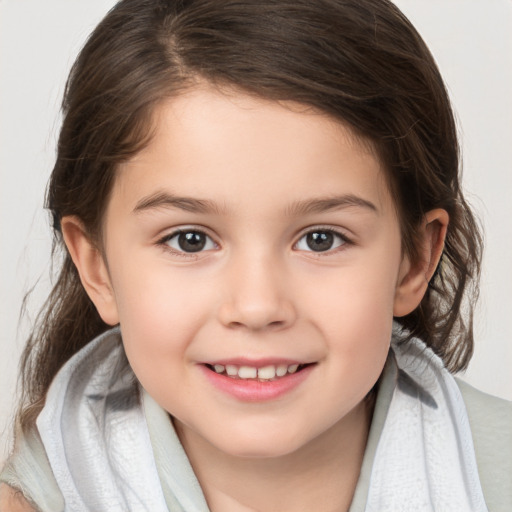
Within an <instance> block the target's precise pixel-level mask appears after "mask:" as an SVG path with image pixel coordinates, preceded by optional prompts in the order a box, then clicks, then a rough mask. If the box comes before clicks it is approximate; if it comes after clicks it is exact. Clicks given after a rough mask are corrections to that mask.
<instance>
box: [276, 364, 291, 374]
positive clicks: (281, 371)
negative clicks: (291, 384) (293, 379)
mask: <svg viewBox="0 0 512 512" xmlns="http://www.w3.org/2000/svg"><path fill="white" fill-rule="evenodd" d="M287 371H288V366H286V365H285V364H280V365H279V366H278V367H277V368H276V375H277V376H278V377H284V376H285V375H286V372H287Z"/></svg>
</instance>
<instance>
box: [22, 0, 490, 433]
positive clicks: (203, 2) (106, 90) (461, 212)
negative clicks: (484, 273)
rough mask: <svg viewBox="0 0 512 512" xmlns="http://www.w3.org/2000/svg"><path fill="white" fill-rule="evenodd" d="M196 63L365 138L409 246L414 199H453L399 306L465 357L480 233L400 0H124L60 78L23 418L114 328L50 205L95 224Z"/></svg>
mask: <svg viewBox="0 0 512 512" xmlns="http://www.w3.org/2000/svg"><path fill="white" fill-rule="evenodd" d="M198 78H200V79H202V80H207V81H209V82H210V83H213V84H218V85H230V86H234V87H237V88H239V89H240V90H243V91H245V92H248V93H250V94H255V95H257V96H259V97H263V98H267V99H270V100H291V101H297V102H301V103H303V104H306V105H309V106H312V107H314V108H316V109H318V110H319V111H321V112H324V113H327V114H328V115H331V116H333V117H335V118H337V119H339V120H341V121H343V122H344V123H346V124H348V125H349V126H350V127H351V128H352V129H353V130H354V132H355V133H356V134H358V135H360V136H362V137H364V138H365V139H368V140H370V141H371V143H372V145H373V146H374V148H375V149H376V151H377V152H378V154H379V155H380V157H381V159H382V161H383V163H384V164H385V168H386V170H387V177H388V181H389V185H390V188H391V191H392V193H393V195H394V198H395V202H396V206H397V210H398V213H399V218H400V222H401V229H402V238H403V246H404V251H405V252H406V253H407V254H409V255H410V256H411V257H412V258H413V259H414V258H415V257H417V253H416V250H415V248H416V246H417V243H416V238H415V237H416V230H417V227H418V225H419V223H420V222H421V220H422V218H423V215H424V214H425V213H426V212H427V211H429V210H431V209H433V208H444V209H445V210H446V211H447V212H448V214H449V215H450V225H449V228H448V234H447V238H446V244H445V248H444V252H443V256H442V259H441V263H440V266H439V267H438V269H437V271H436V273H435V275H434V277H433V279H432V280H431V282H430V286H429V289H428V291H427V293H426V295H425V297H424V299H423V301H422V302H421V305H420V307H419V308H418V309H417V310H416V311H414V312H413V313H411V314H410V315H408V316H406V317H403V318H400V322H401V323H402V324H403V326H404V327H406V328H407V329H408V330H409V332H410V334H411V336H419V337H420V338H422V339H423V340H424V341H425V342H426V344H427V345H429V346H430V347H432V349H433V350H434V351H435V352H436V353H437V354H439V355H440V356H441V357H442V358H443V360H444V361H445V364H446V365H447V367H448V368H449V369H450V370H452V371H457V370H460V369H463V368H464V367H465V366H467V364H468V362H469V359H470V357H471V354H472V349H473V334H472V310H473V304H474V300H476V295H477V282H478V281H477V278H478V275H479V269H480V257H481V238H480V235H479V229H478V226H477V225H476V222H475V219H474V217H473V215H472V213H471V211H470V209H469V208H468V206H467V204H466V202H465V200H464V198H463V195H462V192H461V189H460V184H459V179H460V174H459V149H458V141H457V134H456V127H455V122H454V118H453V113H452V110H451V106H450V102H449V99H448V95H447V92H446V89H445V87H444V84H443V81H442V79H441V76H440V74H439V72H438V69H437V67H436V65H435V62H434V60H433V58H432V56H431V54H430V52H429V51H428V49H427V47H426V45H425V43H424V42H423V41H422V39H421V37H420V36H419V35H418V33H417V32H416V31H415V29H414V28H413V27H412V26H411V24H410V23H409V21H408V20H407V19H406V18H405V17H404V16H403V14H402V13H401V12H400V11H399V10H398V9H397V8H396V7H395V6H394V5H393V4H392V3H390V2H389V1H387V0H245V1H243V2H242V1H240V0H123V1H121V2H119V3H118V4H117V5H116V6H115V7H114V8H113V9H112V10H111V11H110V12H109V13H108V14H107V16H106V17H105V18H104V20H103V21H102V22H101V23H100V24H99V25H98V27H97V28H96V29H95V31H94V32H93V33H92V35H91V36H90V38H89V40H88V42H87V43H86V45H85V47H84V48H83V50H82V51H81V53H80V55H79V56H78V59H77V61H76V62H75V64H74V66H73V68H72V70H71V74H70V77H69V80H68V83H67V87H66V92H65V97H64V101H63V111H64V120H63V125H62V129H61V133H60V139H59V144H58V154H57V160H56V163H55V167H54V170H53V174H52V176H51V180H50V184H49V189H48V197H47V204H48V208H49V209H50V211H51V213H52V215H53V218H54V227H55V247H56V248H57V249H62V251H63V264H62V268H61V270H60V274H59V275H58V279H57V281H56V283H55V286H54V289H53V291H52V292H51V295H50V297H49V298H48V301H47V303H46V305H45V308H44V309H43V311H42V313H41V315H40V317H39V322H38V326H37V328H36V329H35V330H34V331H33V333H32V335H31V337H30V339H29V340H28V343H27V346H26V349H25V352H24V355H23V358H22V376H23V388H24V393H25V395H24V398H25V405H24V409H22V411H21V414H20V419H21V423H22V425H24V426H29V425H30V424H31V422H32V421H33V419H34V415H35V414H36V413H37V412H38V411H39V410H40V408H41V405H42V403H43V402H44V398H45V395H46V392H47V389H48V387H49V385H50V382H51V381H52V379H53V377H54V376H55V374H56V372H57V371H58V370H59V368H60V367H61V366H62V365H63V364H64V363H65V362H66V361H67V360H68V359H69V358H70V357H71V356H72V355H73V354H74V353H75V352H77V351H78V350H79V349H80V348H81V347H83V346H84V345H85V344H86V343H88V342H89V341H90V340H91V339H92V338H94V337H95V336H96V335H98V334H100V333H101V332H103V331H105V330H106V329H107V328H108V326H107V325H106V324H105V323H103V322H102V320H101V319H100V317H99V315H98V313H97V312H96V310H95V308H94V306H93V304H92V302H91V301H90V300H89V298H88V296H87V295H86V293H85V291H84V289H83V287H82V285H81V283H80V280H79V277H78V273H77V271H76V269H75V267H74V265H73V263H72V262H71V259H70V257H69V254H67V253H66V251H65V248H64V247H63V243H62V237H61V234H60V231H59V225H60V219H61V218H62V217H63V216H65V215H76V216H78V217H79V218H80V219H81V220H82V222H83V224H84V226H85V227H86V229H87V230H88V232H89V233H90V235H91V237H97V236H98V235H99V233H100V231H101V220H102V213H103V211H104V208H105V205H106V204H107V201H108V198H109V192H110V190H111V188H112V185H113V182H114V179H115V173H116V168H117V166H118V164H119V163H120V162H122V161H124V160H126V159H127V158H129V157H130V156H132V155H134V154H135V153H137V152H138V151H139V150H140V149H141V148H142V147H144V145H145V144H146V143H147V142H148V140H149V139H150V136H151V133H150V126H151V119H152V113H153V110H154V108H155V106H156V105H157V104H158V103H159V102H161V101H162V99H164V98H166V97H170V96H173V95H176V94H179V92H180V91H182V90H184V89H186V88H188V87H191V86H193V84H194V82H195V81H197V79H198ZM464 308H465V310H464V311H463V309H464ZM463 313H464V314H463Z"/></svg>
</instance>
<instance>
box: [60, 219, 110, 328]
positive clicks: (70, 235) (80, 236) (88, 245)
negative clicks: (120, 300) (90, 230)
mask: <svg viewBox="0 0 512 512" xmlns="http://www.w3.org/2000/svg"><path fill="white" fill-rule="evenodd" d="M61 226H62V235H63V237H64V242H65V244H66V247H67V249H68V251H69V254H70V256H71V259H72V260H73V263H74V264H75V266H76V268H77V270H78V274H79V275H80V280H81V282H82V285H83V287H84V288H85V291H86V292H87V295H89V298H90V299H91V300H92V302H93V303H94V305H95V306H96V309H97V310H98V313H99V315H100V316H101V318H102V320H103V321H104V322H105V323H107V324H109V325H116V324H117V323H119V317H118V313H117V305H116V301H115V295H114V291H113V288H112V285H111V282H110V276H109V273H108V268H107V265H106V263H105V259H104V257H103V255H102V253H101V251H100V250H99V249H98V247H97V246H96V245H95V244H94V243H93V242H92V241H91V239H90V238H89V236H88V235H87V233H86V231H85V229H84V227H83V224H82V222H81V221H80V219H78V218H77V217H74V216H66V217H63V218H62V221H61Z"/></svg>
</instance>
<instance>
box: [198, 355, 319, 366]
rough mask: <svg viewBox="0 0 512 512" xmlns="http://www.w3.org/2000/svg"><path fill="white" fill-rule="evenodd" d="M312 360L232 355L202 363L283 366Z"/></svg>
mask: <svg viewBox="0 0 512 512" xmlns="http://www.w3.org/2000/svg"><path fill="white" fill-rule="evenodd" d="M309 363H311V361H300V360H297V359H288V358H276V357H265V358H259V359H249V358H246V357H231V358H225V359H224V358H223V359H215V360H211V361H204V362H203V363H202V364H209V365H211V366H214V365H216V364H221V365H223V366H227V365H233V366H250V367H251V368H263V367H265V366H281V365H286V366H290V365H293V364H298V365H301V364H302V365H303V364H309Z"/></svg>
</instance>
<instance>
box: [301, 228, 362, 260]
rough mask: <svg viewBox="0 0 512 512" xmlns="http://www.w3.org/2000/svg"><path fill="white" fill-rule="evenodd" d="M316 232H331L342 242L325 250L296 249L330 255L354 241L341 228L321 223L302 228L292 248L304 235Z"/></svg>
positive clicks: (316, 254)
mask: <svg viewBox="0 0 512 512" xmlns="http://www.w3.org/2000/svg"><path fill="white" fill-rule="evenodd" d="M317 232H326V233H332V234H333V235H335V236H337V237H339V238H340V239H341V240H342V242H343V243H341V244H340V245H338V246H336V247H334V248H332V249H328V250H326V251H313V250H304V249H297V250H301V251H304V252H307V253H312V254H314V255H315V257H316V256H327V255H331V254H334V253H336V252H338V251H340V250H343V248H344V247H345V246H347V245H354V241H353V240H352V238H351V237H349V236H347V234H346V232H345V231H344V230H342V229H341V228H335V227H332V226H322V225H317V226H311V227H308V228H306V229H304V230H303V231H302V232H301V233H300V234H299V236H298V237H297V241H296V242H295V243H294V244H293V248H294V249H296V248H297V246H298V244H299V242H300V241H301V240H302V239H303V238H304V237H306V236H307V235H309V234H310V233H317Z"/></svg>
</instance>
